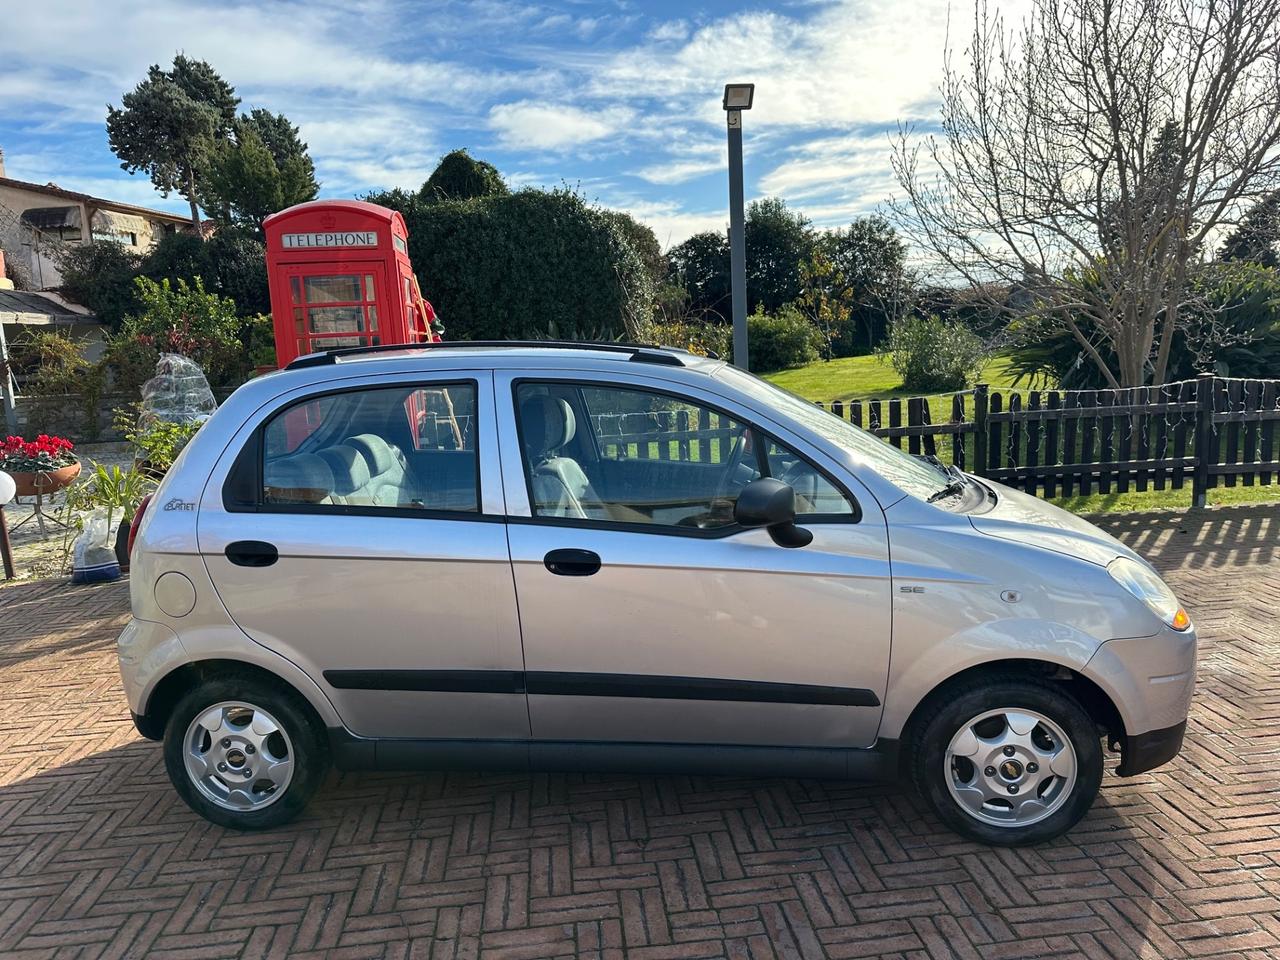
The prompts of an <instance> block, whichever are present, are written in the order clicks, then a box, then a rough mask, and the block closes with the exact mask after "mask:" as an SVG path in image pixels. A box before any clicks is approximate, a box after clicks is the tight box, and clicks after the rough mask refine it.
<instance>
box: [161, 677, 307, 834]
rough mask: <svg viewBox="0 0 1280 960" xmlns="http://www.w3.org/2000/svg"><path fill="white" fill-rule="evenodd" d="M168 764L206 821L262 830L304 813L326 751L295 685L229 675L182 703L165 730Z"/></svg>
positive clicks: (172, 776)
mask: <svg viewBox="0 0 1280 960" xmlns="http://www.w3.org/2000/svg"><path fill="white" fill-rule="evenodd" d="M215 708H216V710H215ZM164 765H165V770H166V771H167V772H168V774H169V779H170V781H172V783H173V786H174V789H176V790H177V791H178V795H179V796H180V797H182V799H183V800H184V801H185V802H186V804H187V806H189V807H190V808H191V809H192V810H194V811H195V812H196V813H198V814H200V816H202V817H204V818H205V819H206V820H209V821H211V822H213V823H216V824H219V825H221V826H224V827H231V828H232V829H234V830H264V829H266V828H268V827H275V826H279V825H280V824H282V823H287V822H288V821H290V820H292V819H293V818H294V817H296V816H297V815H298V814H299V813H301V812H302V809H303V808H304V807H305V806H306V805H307V802H308V801H309V800H310V799H311V797H312V795H313V794H314V793H315V792H316V790H317V789H318V788H319V786H320V784H321V783H323V782H324V778H325V774H326V773H327V772H328V770H329V750H328V743H327V741H326V740H325V738H324V735H323V733H322V731H321V729H320V724H319V721H318V720H316V719H315V718H314V715H313V714H312V712H311V707H310V705H309V704H307V702H306V701H305V700H303V699H302V697H300V696H299V695H298V694H297V693H295V692H294V691H293V690H290V689H288V688H287V687H285V686H284V685H282V684H274V683H270V682H267V681H264V680H262V679H260V678H258V677H252V676H242V675H227V676H222V677H216V678H213V679H210V680H206V681H205V682H203V683H201V684H200V685H199V686H198V687H196V688H195V689H193V690H191V691H190V692H189V693H187V694H186V696H184V697H183V698H182V699H181V700H180V701H178V704H177V705H176V706H175V707H174V709H173V713H172V714H171V715H170V716H169V722H168V724H167V725H166V727H165V734H164ZM198 769H203V770H204V772H205V773H204V775H203V776H199V775H197V773H196V770H198ZM241 774H243V775H244V779H243V780H242V779H241Z"/></svg>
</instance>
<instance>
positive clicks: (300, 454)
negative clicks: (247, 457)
mask: <svg viewBox="0 0 1280 960" xmlns="http://www.w3.org/2000/svg"><path fill="white" fill-rule="evenodd" d="M475 413H476V387H475V384H474V383H470V382H468V383H451V384H432V385H430V386H408V385H406V386H401V387H380V388H375V389H369V390H351V391H346V392H343V393H336V394H329V395H327V396H324V397H320V398H315V399H309V400H304V401H301V402H299V403H296V404H293V405H292V406H290V407H288V408H286V409H285V410H283V411H281V412H280V413H278V414H276V415H275V416H274V417H272V419H271V420H269V421H268V422H267V423H266V424H265V426H264V428H263V441H262V442H263V466H262V491H261V504H262V507H263V508H264V509H268V510H269V509H271V508H272V507H273V506H275V507H286V508H291V509H296V508H299V507H312V508H315V509H317V510H320V511H329V512H343V509H344V508H350V507H361V508H385V509H387V510H393V511H394V510H400V509H414V510H446V511H471V512H475V511H477V510H478V509H479V486H478V478H479V461H478V459H477V453H476V440H475V436H476V423H475V419H476V417H475Z"/></svg>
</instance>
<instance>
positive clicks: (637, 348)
mask: <svg viewBox="0 0 1280 960" xmlns="http://www.w3.org/2000/svg"><path fill="white" fill-rule="evenodd" d="M463 347H534V348H542V349H559V350H596V351H601V352H604V353H626V354H630V359H631V360H632V361H634V362H636V363H656V364H662V365H665V366H670V367H683V366H684V361H683V360H681V359H680V358H679V357H678V356H676V354H678V353H683V354H686V355H687V354H688V353H689V351H688V350H682V349H680V348H679V347H660V346H657V345H656V344H650V343H616V342H596V341H594V340H442V341H437V342H435V343H379V344H375V345H373V346H369V347H341V348H339V349H337V350H326V351H324V352H323V353H308V354H306V355H305V356H301V357H298V358H297V359H296V360H293V361H291V362H290V363H289V365H288V366H286V367H285V369H286V370H301V369H304V368H306V367H324V366H329V365H331V364H334V363H337V362H338V360H339V359H340V358H344V357H362V356H366V355H368V354H377V353H394V352H396V351H400V350H448V349H451V348H453V349H460V348H463Z"/></svg>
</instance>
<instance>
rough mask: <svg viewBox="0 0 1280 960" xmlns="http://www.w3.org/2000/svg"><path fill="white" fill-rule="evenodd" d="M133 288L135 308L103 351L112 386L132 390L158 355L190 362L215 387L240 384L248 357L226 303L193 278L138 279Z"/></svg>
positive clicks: (147, 374) (149, 372)
mask: <svg viewBox="0 0 1280 960" xmlns="http://www.w3.org/2000/svg"><path fill="white" fill-rule="evenodd" d="M137 287H138V301H139V304H140V309H139V311H138V313H137V314H136V315H134V316H130V317H129V318H128V319H126V320H125V323H124V326H123V328H122V330H121V336H119V337H117V338H114V339H113V341H112V343H111V344H110V345H109V346H108V349H107V355H108V357H109V358H110V362H111V363H112V364H113V365H114V366H115V372H116V382H117V384H120V383H121V381H122V380H124V381H126V382H127V383H128V387H129V391H130V392H132V391H133V390H134V389H136V387H137V386H140V385H141V383H142V382H144V381H145V380H146V379H148V378H149V377H150V376H151V375H152V373H153V372H154V370H155V361H156V360H157V359H159V355H160V354H162V353H177V354H181V355H182V356H184V357H189V358H190V359H192V360H194V361H195V362H196V363H198V364H200V366H201V367H202V368H203V369H204V372H205V375H206V376H207V377H208V378H209V383H210V384H211V385H213V386H215V387H227V386H233V385H238V384H240V383H242V382H243V381H244V380H245V378H246V377H247V376H248V372H249V370H250V369H251V368H250V358H249V356H248V354H247V353H246V351H245V350H244V348H243V346H242V345H241V343H240V338H239V333H240V324H241V321H240V318H238V317H237V316H236V310H235V304H234V303H233V302H232V301H231V300H229V299H226V298H224V297H220V296H218V295H217V294H216V293H208V292H206V290H205V288H204V282H203V281H202V280H200V278H198V277H197V278H196V280H195V283H194V284H188V283H187V282H186V281H185V280H178V282H177V283H176V284H171V283H170V282H169V281H168V280H162V281H160V282H159V283H156V282H155V281H153V280H148V279H147V278H146V277H139V278H138V280H137ZM126 368H128V369H127V370H126ZM144 371H145V376H143V373H144ZM139 376H142V380H141V381H138V380H137V377H139Z"/></svg>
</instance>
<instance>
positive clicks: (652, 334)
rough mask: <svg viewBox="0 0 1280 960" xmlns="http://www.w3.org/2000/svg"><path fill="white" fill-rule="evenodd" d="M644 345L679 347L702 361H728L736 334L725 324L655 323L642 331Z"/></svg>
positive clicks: (688, 321)
mask: <svg viewBox="0 0 1280 960" xmlns="http://www.w3.org/2000/svg"><path fill="white" fill-rule="evenodd" d="M640 342H641V343H653V344H657V345H658V346H662V347H679V348H680V349H682V350H688V351H689V352H690V353H696V354H697V355H698V356H700V357H707V356H711V355H713V354H714V355H715V356H717V357H727V356H729V354H730V353H731V352H732V351H733V330H732V328H730V327H729V326H727V325H726V324H723V323H698V322H696V321H693V320H660V321H659V320H655V321H651V322H649V323H647V324H645V325H644V326H643V327H642V328H641V330H640Z"/></svg>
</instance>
